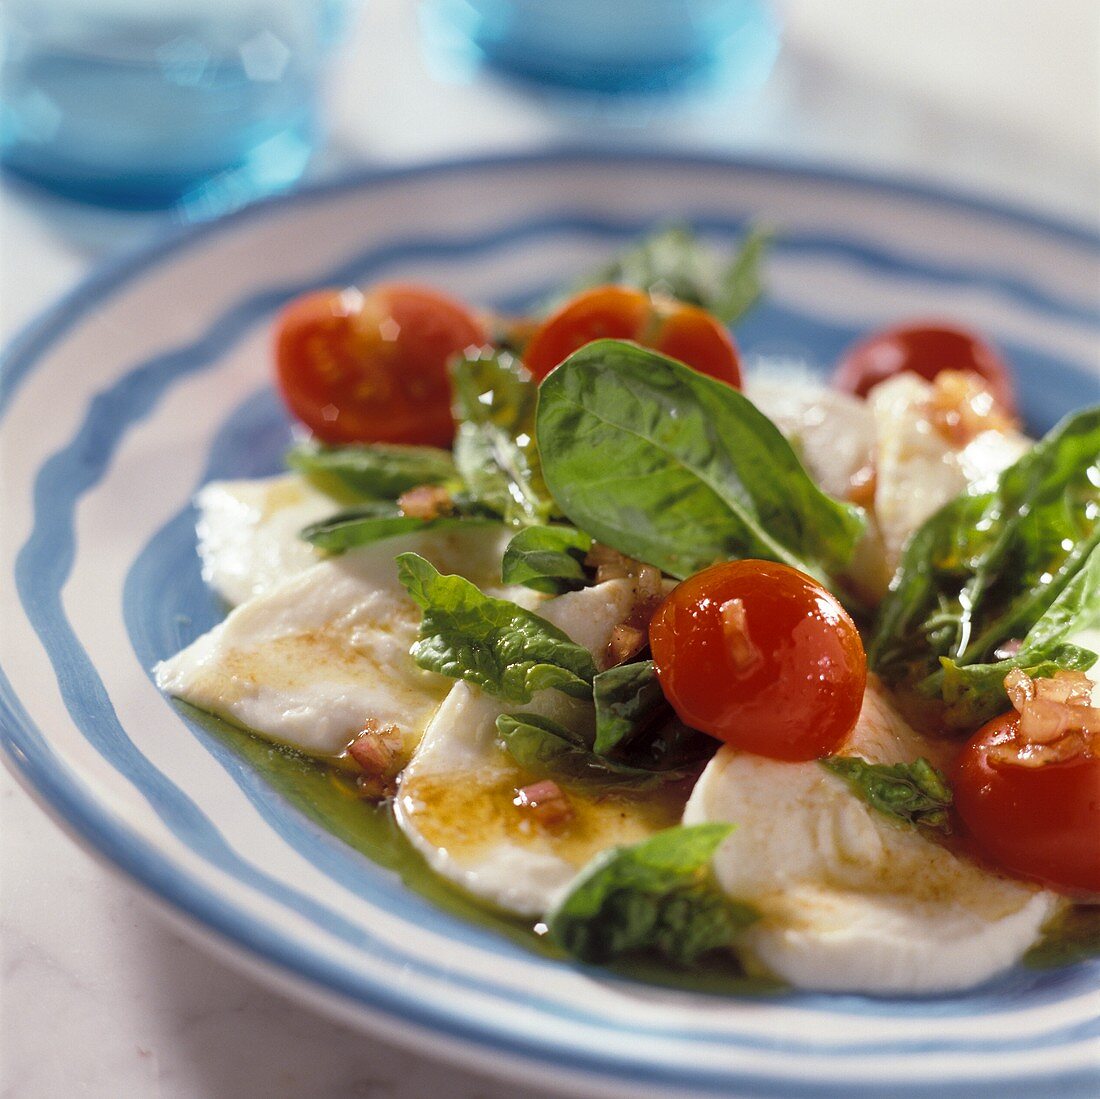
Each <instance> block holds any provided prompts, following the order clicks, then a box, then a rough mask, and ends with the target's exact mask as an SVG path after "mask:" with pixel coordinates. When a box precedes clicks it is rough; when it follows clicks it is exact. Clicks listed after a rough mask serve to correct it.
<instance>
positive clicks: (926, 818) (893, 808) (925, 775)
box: [820, 756, 953, 835]
mask: <svg viewBox="0 0 1100 1099" xmlns="http://www.w3.org/2000/svg"><path fill="white" fill-rule="evenodd" d="M820 763H821V766H822V767H824V768H825V770H826V771H830V772H832V773H833V774H834V775H837V776H838V777H840V778H842V779H844V781H845V782H846V783H847V784H848V785H849V786H850V787H851V788H852V790H853V791H854V792H855V793H856V794H857V795H858V796H859V797H861V798H862V799H863V800H864V801H865V802H867V804H868V805H870V806H871V807H872V808H873V809H877V810H878V811H879V812H880V813H882V815H883V816H886V817H889V818H890V819H891V820H893V821H897V822H899V823H902V824H912V825H917V826H919V827H921V828H928V829H931V830H932V831H937V832H942V833H943V834H944V835H949V834H950V832H951V821H950V819H949V817H948V813H947V811H948V809H949V808H950V807H951V802H952V800H953V798H952V794H951V787H950V786H948V785H947V780H946V779H945V778H944V777H943V775H941V774H940V772H939V771H937V770H936V768H935V767H933V766H932V764H931V763H929V762H928V760H926V759H924V758H923V757H922V758H921V759H918V760H916V761H915V762H913V763H893V764H887V763H868V762H867V761H866V760H865V759H860V758H859V757H858V756H832V757H831V758H829V759H823V760H820Z"/></svg>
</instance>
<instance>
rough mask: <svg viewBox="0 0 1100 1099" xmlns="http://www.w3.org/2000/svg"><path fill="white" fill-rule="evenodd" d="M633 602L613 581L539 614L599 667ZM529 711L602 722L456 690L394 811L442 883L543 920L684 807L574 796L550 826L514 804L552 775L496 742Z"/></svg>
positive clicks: (583, 723) (577, 792) (580, 705)
mask: <svg viewBox="0 0 1100 1099" xmlns="http://www.w3.org/2000/svg"><path fill="white" fill-rule="evenodd" d="M633 601H634V593H633V586H632V581H630V580H611V581H608V582H607V583H605V584H600V585H598V586H596V587H593V588H585V589H582V590H581V591H577V592H570V593H567V594H565V595H562V596H559V597H558V598H556V599H552V600H549V601H547V602H545V603H543V604H542V605H541V606H540V607H539V614H541V615H542V616H543V617H544V618H546V619H547V620H548V621H550V622H552V623H553V624H554V625H556V626H558V627H559V628H560V629H562V630H564V631H565V632H566V633H567V634H568V635H569V636H570V637H571V638H572V639H573V640H574V641H576V642H577V643H578V644H581V645H584V646H585V647H586V648H587V649H589V651H591V652H592V654H593V655H594V656H595V657H596V658H597V660H599V658H600V657H601V655H602V654H603V652H604V650H605V649H606V647H607V643H608V640H609V638H610V635H611V631H612V629H614V627H615V626H616V625H617V624H618V623H620V622H622V621H623V619H624V618H625V617H626V616H627V613H628V612H629V610H630V608H631V606H632V604H633ZM521 711H522V712H527V713H535V714H541V715H543V716H544V717H549V718H553V719H554V720H555V721H558V722H560V723H562V724H564V725H567V726H569V727H571V728H573V729H578V730H589V731H590V730H591V729H592V725H593V720H594V716H593V710H592V704H591V703H590V702H587V701H581V700H578V699H575V698H571V697H570V696H568V695H565V694H563V693H562V692H561V691H555V690H548V691H540V692H539V693H538V694H537V695H535V697H534V698H533V699H532V700H531V702H530V703H529V704H528V705H526V706H517V705H509V704H507V703H504V702H501V701H500V700H499V699H496V698H493V697H491V696H489V695H487V694H485V693H484V692H482V691H480V690H479V689H478V688H476V687H473V686H470V685H469V684H467V683H457V684H455V686H454V687H452V688H451V693H450V694H449V695H448V696H447V699H446V701H445V702H444V703H443V705H442V706H441V707H440V709H439V711H438V712H437V713H436V715H435V717H434V718H433V719H432V721H431V724H430V725H429V726H428V729H427V731H426V732H425V734H424V739H423V740H422V741H421V744H420V747H419V748H418V749H417V752H416V754H415V755H414V757H413V759H412V762H411V763H410V764H409V766H408V767H407V768H406V769H405V771H404V774H403V775H402V778H401V786H400V791H399V794H398V797H397V799H396V803H395V808H396V814H397V820H398V823H399V824H400V826H401V828H402V829H403V830H404V832H405V834H406V835H407V836H408V837H409V839H410V840H411V841H412V843H413V845H414V846H415V847H416V848H417V849H418V850H419V851H420V852H421V853H422V854H423V855H424V857H425V858H426V859H427V860H428V862H429V864H430V865H431V866H432V868H433V869H434V870H435V871H436V872H437V873H438V874H440V875H442V876H443V877H445V878H448V879H450V880H451V881H453V882H455V883H456V884H457V885H459V886H461V887H462V888H463V889H465V890H467V891H468V892H470V893H472V894H474V895H475V896H478V897H481V898H482V899H484V900H486V901H489V902H490V903H492V904H494V905H496V906H498V907H500V908H503V909H505V910H507V911H510V912H516V913H519V914H521V915H526V916H537V915H541V914H543V913H544V912H546V910H547V909H548V908H549V907H550V906H551V905H552V903H553V901H554V899H555V898H556V897H557V896H558V894H559V893H560V892H561V891H562V889H563V888H565V886H567V885H568V883H569V882H570V880H571V879H572V878H573V876H574V875H575V874H576V873H577V871H578V870H579V869H580V868H581V867H582V866H583V865H584V864H585V863H586V862H588V860H589V859H590V858H592V856H593V855H595V854H597V853H598V852H600V851H602V850H604V849H605V848H608V847H611V846H614V845H615V844H620V843H635V842H637V841H639V840H641V839H644V838H645V837H646V836H649V835H652V834H653V833H654V832H656V831H659V830H660V829H662V828H667V827H670V826H671V825H673V824H675V823H676V821H677V819H678V817H679V814H680V811H681V810H682V808H683V800H682V798H680V799H679V800H677V799H676V797H675V795H671V794H665V795H662V794H661V793H660V792H657V793H656V794H655V792H654V791H648V792H647V793H646V794H644V795H642V796H641V797H640V798H637V799H635V798H631V797H629V796H628V795H615V794H608V793H607V792H603V793H602V794H597V793H592V792H586V791H584V790H581V789H579V788H571V789H569V790H568V793H567V796H568V799H569V804H570V807H571V810H572V817H571V818H570V819H569V820H567V821H565V822H564V823H562V824H560V825H557V826H555V827H553V828H546V827H543V826H541V825H540V824H539V823H538V822H537V820H535V819H532V817H531V815H530V814H529V813H528V812H525V811H524V810H522V809H521V808H519V807H517V805H516V804H515V802H514V799H515V798H516V794H517V791H518V790H519V789H521V788H522V787H524V786H525V785H527V784H529V783H531V782H533V781H535V780H536V779H539V778H544V777H546V776H543V775H536V776H532V775H529V774H527V773H526V772H524V771H523V770H521V768H519V767H518V766H517V765H516V763H515V762H514V761H513V760H512V757H511V756H510V755H508V753H507V751H506V750H505V749H504V748H503V747H502V746H501V745H500V744H499V743H498V739H497V729H496V719H497V718H498V717H499V716H500V715H501V714H503V713H516V712H521Z"/></svg>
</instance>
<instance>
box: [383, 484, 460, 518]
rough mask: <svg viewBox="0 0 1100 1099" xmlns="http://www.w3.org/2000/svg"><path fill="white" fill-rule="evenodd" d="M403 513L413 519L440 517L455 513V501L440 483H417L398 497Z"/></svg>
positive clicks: (399, 506) (398, 504)
mask: <svg viewBox="0 0 1100 1099" xmlns="http://www.w3.org/2000/svg"><path fill="white" fill-rule="evenodd" d="M397 506H398V508H400V509H401V514H402V515H407V516H409V517H410V518H412V519H439V518H441V517H442V516H444V515H453V514H454V510H455V502H454V500H452V499H451V494H450V493H449V492H448V491H447V490H446V489H445V488H442V487H441V486H439V485H417V486H416V487H415V488H410V489H409V490H408V492H404V493H402V494H401V495H400V496H399V497H398V498H397Z"/></svg>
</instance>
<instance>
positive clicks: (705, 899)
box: [546, 824, 758, 966]
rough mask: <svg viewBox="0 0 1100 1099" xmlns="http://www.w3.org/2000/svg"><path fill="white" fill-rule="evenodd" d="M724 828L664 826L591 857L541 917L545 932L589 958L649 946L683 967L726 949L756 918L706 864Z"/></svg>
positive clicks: (593, 959)
mask: <svg viewBox="0 0 1100 1099" xmlns="http://www.w3.org/2000/svg"><path fill="white" fill-rule="evenodd" d="M732 831H733V825H730V824H698V825H694V826H692V827H680V828H670V829H668V830H667V831H664V832H658V833H657V835H655V836H653V837H652V838H651V839H648V840H644V841H643V842H641V843H638V844H635V845H634V846H632V847H614V848H612V849H611V850H609V851H605V852H604V853H603V854H601V855H598V856H597V857H596V858H595V859H593V860H592V862H590V863H589V864H588V866H586V867H585V869H584V870H582V871H581V873H580V875H579V876H578V877H577V879H576V880H575V881H574V883H573V886H572V888H571V889H570V890H569V893H568V894H567V895H566V896H565V897H564V898H563V899H562V900H561V901H559V902H558V904H557V905H556V906H555V907H554V909H553V910H552V911H551V912H550V914H549V916H548V917H547V921H546V922H547V926H548V928H549V931H550V936H551V937H552V938H553V939H554V940H555V941H556V942H557V943H559V944H560V945H561V946H562V947H563V948H564V949H565V950H567V951H568V952H569V953H570V954H572V955H573V956H574V957H577V958H580V959H581V960H582V961H586V962H597V963H599V962H607V961H610V960H611V959H612V958H616V957H619V956H620V955H623V954H634V953H639V952H655V953H658V954H661V955H663V956H664V957H666V958H668V959H669V960H670V961H672V962H674V963H676V964H678V965H684V966H690V965H692V964H694V963H695V962H696V961H697V960H698V959H699V958H701V957H702V956H703V955H705V954H707V953H709V952H710V951H712V950H729V949H732V948H733V946H734V943H735V941H736V939H737V936H738V935H739V934H740V933H741V932H742V931H743V930H744V929H745V928H746V927H748V926H749V924H751V923H752V922H753V921H754V920H755V919H757V918H758V914H757V913H756V912H755V911H754V910H753V909H752V908H751V907H749V906H748V905H745V904H741V903H739V902H737V901H733V900H731V899H730V898H729V897H727V896H726V895H725V893H724V892H723V891H722V889H721V887H720V886H719V884H718V881H717V879H716V878H715V876H714V871H713V870H712V868H711V860H712V859H713V857H714V853H715V851H717V850H718V847H719V845H720V844H721V843H722V841H723V840H724V839H725V838H726V837H727V836H728V835H729V834H730V832H732Z"/></svg>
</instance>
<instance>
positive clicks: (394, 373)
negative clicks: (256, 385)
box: [275, 284, 488, 447]
mask: <svg viewBox="0 0 1100 1099" xmlns="http://www.w3.org/2000/svg"><path fill="white" fill-rule="evenodd" d="M487 338H488V337H487V335H486V332H485V329H484V327H483V326H482V324H481V323H480V322H479V321H478V320H477V319H476V318H475V317H474V315H473V314H472V313H471V312H470V311H469V310H468V309H466V308H465V307H464V306H463V305H461V304H460V303H459V302H457V301H454V300H452V299H451V298H448V297H446V296H445V295H443V294H440V293H438V292H437V291H435V290H431V289H428V288H427V287H423V286H410V285H399V284H389V285H380V286H375V287H373V288H371V289H370V290H369V291H367V292H366V293H361V292H360V291H358V290H355V289H349V290H322V291H319V292H317V293H313V294H307V295H305V296H304V297H301V298H298V299H297V300H295V301H292V302H291V303H290V304H289V305H288V306H287V307H286V308H285V309H284V310H283V312H282V314H281V316H280V317H279V319H278V322H277V323H276V328H275V365H276V372H277V376H278V381H279V386H280V388H281V390H282V393H283V398H284V400H285V401H286V403H287V406H288V407H289V409H290V411H291V412H293V413H294V415H295V416H297V417H298V419H299V420H301V421H302V422H303V423H304V424H305V425H306V426H307V427H309V429H310V430H311V431H312V432H313V433H314V434H315V435H316V436H317V437H318V438H320V439H322V440H323V441H325V442H326V443H420V444H424V445H429V446H442V447H445V446H449V445H450V443H451V439H452V437H453V435H454V423H453V421H452V419H451V387H450V382H449V380H448V376H447V361H448V360H449V359H450V358H451V356H452V355H455V354H457V353H459V352H461V351H464V350H465V349H466V348H469V347H480V346H481V345H482V344H484V343H485V342H486V341H487Z"/></svg>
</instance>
